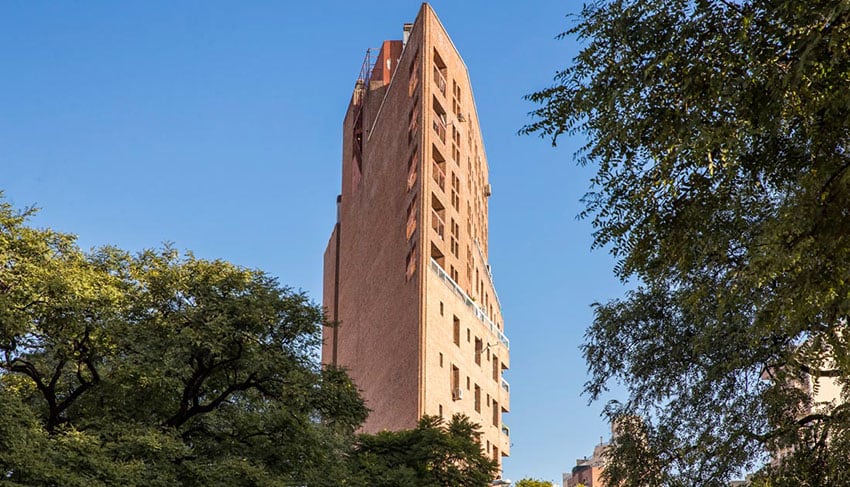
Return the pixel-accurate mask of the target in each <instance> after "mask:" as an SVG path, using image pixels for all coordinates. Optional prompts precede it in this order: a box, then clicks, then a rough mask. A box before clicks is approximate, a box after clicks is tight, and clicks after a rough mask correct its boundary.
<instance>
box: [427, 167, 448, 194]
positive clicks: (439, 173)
mask: <svg viewBox="0 0 850 487" xmlns="http://www.w3.org/2000/svg"><path fill="white" fill-rule="evenodd" d="M431 166H432V167H433V170H432V171H431V172H432V173H433V175H434V181H435V182H436V183H437V186H439V187H440V189H442V190H443V191H445V190H446V171H443V168H441V167H440V165H439V164H437V162H436V161H433V162H432V163H431Z"/></svg>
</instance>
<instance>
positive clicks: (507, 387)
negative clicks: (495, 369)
mask: <svg viewBox="0 0 850 487" xmlns="http://www.w3.org/2000/svg"><path fill="white" fill-rule="evenodd" d="M500 382H501V384H502V389H504V390H505V392H511V385H510V384H508V381H506V380H505V378H504V377H502V380H501V381H500Z"/></svg>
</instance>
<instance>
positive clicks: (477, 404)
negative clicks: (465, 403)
mask: <svg viewBox="0 0 850 487" xmlns="http://www.w3.org/2000/svg"><path fill="white" fill-rule="evenodd" d="M475 411H476V412H479V413H480V412H481V388H480V387H479V386H478V384H475Z"/></svg>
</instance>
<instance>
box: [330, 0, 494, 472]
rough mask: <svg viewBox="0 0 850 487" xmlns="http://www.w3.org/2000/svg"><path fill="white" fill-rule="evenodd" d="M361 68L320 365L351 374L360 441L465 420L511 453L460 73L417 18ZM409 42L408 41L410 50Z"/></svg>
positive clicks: (479, 168) (427, 17) (483, 180)
mask: <svg viewBox="0 0 850 487" xmlns="http://www.w3.org/2000/svg"><path fill="white" fill-rule="evenodd" d="M405 30H406V31H407V32H406V33H405V36H406V37H408V38H407V42H406V43H405V42H404V41H403V40H396V41H384V42H383V44H382V45H381V48H380V51H379V52H378V53H375V52H374V51H372V52H371V53H370V55H367V58H366V61H365V62H364V69H363V71H362V72H361V76H360V79H358V82H357V84H356V85H355V89H354V93H353V94H352V97H351V102H350V103H349V106H348V110H347V112H346V115H345V121H344V122H343V144H342V145H343V147H342V194H341V196H340V197H339V199H338V211H337V223H336V225H335V226H334V229H333V232H332V233H331V238H330V240H329V241H328V246H327V249H326V250H325V255H324V306H325V308H326V310H327V313H328V318H329V319H330V320H333V321H336V322H337V323H338V325H337V326H336V327H326V328H325V330H324V331H325V333H324V343H323V346H322V362H323V363H325V364H332V363H336V364H337V365H340V366H342V367H345V368H347V369H348V370H349V372H350V374H351V377H352V378H353V379H354V381H355V383H356V384H357V386H358V387H359V388H360V389H361V390H362V392H363V396H364V398H365V399H366V402H367V406H368V407H369V408H370V409H371V410H372V412H371V414H370V416H369V419H368V420H367V421H366V424H365V425H364V427H363V430H364V431H367V432H376V431H380V430H384V429H389V430H395V429H402V428H411V427H414V426H415V425H416V422H417V421H418V419H419V418H420V417H421V416H422V415H424V414H430V415H442V416H444V417H446V418H448V417H451V415H452V414H454V413H465V414H466V415H468V416H469V417H470V418H472V419H473V420H474V421H475V422H477V423H479V424H481V426H482V429H483V431H484V435H483V436H482V438H481V443H482V446H483V447H484V449H485V451H486V452H487V453H488V454H490V455H492V456H493V457H494V458H497V459H498V460H499V461H500V462H501V457H502V456H507V455H508V454H509V453H510V437H509V434H510V431H509V430H508V428H507V426H506V425H504V424H503V423H502V413H503V412H507V411H508V410H509V408H510V393H509V386H508V383H507V382H506V381H505V380H504V379H503V377H502V372H503V370H505V369H507V368H508V367H509V366H510V359H509V351H508V349H509V344H508V340H507V338H506V337H505V335H504V325H503V321H502V313H501V306H500V304H499V300H498V297H497V295H496V290H495V288H494V287H493V283H492V277H491V274H490V267H489V265H488V262H487V252H488V244H487V235H488V198H489V196H490V193H491V190H490V185H489V182H488V168H487V157H486V154H485V152H484V145H483V143H482V138H481V131H480V128H479V125H478V114H477V111H476V109H475V102H474V100H473V97H472V87H471V84H470V81H469V75H468V73H467V70H466V65H465V64H464V63H463V60H462V59H461V57H460V55H459V53H458V52H457V50H456V49H455V47H454V44H453V43H452V41H451V39H450V38H449V36H448V34H447V33H446V31H445V29H444V28H443V26H442V24H441V23H440V21H439V19H438V18H437V16H436V15H435V14H434V11H433V10H432V9H431V7H430V6H429V5H428V4H423V5H422V8H421V9H420V11H419V14H418V15H417V17H416V21H415V22H414V23H413V24H412V26H410V25H407V26H406V28H405ZM408 32H409V36H408Z"/></svg>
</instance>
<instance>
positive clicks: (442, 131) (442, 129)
mask: <svg viewBox="0 0 850 487" xmlns="http://www.w3.org/2000/svg"><path fill="white" fill-rule="evenodd" d="M432 106H433V109H434V117H433V118H434V124H433V127H434V132H436V134H437V137H439V138H440V141H441V142H443V143H445V142H446V125H447V124H448V120H447V119H446V111H445V110H444V109H443V107H442V105H440V102H438V101H437V99H436V98H434V103H433V104H432Z"/></svg>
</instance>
